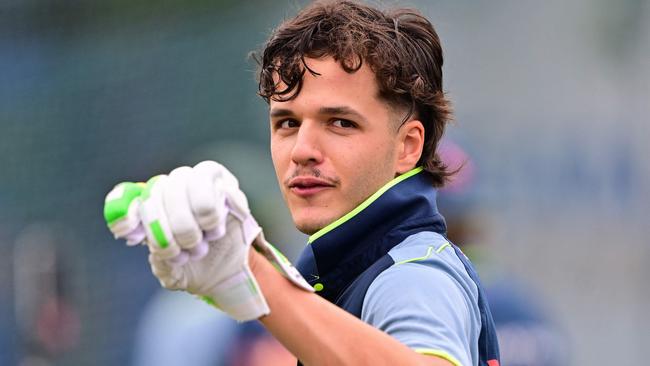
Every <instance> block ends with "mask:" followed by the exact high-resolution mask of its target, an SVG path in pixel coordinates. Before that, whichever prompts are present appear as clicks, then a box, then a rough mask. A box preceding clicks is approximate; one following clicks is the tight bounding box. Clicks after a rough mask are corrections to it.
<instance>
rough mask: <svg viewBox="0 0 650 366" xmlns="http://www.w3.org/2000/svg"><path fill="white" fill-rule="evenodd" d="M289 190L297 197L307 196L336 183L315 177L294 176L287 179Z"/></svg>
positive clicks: (331, 186)
mask: <svg viewBox="0 0 650 366" xmlns="http://www.w3.org/2000/svg"><path fill="white" fill-rule="evenodd" d="M288 186H289V190H291V192H293V193H295V194H296V195H297V196H299V197H303V198H307V197H310V196H313V195H315V194H317V193H320V192H322V191H324V190H326V189H329V188H333V187H335V186H336V185H335V184H333V183H332V182H330V181H327V180H324V179H320V178H316V177H311V176H309V177H307V176H303V177H295V178H291V180H289V184H288Z"/></svg>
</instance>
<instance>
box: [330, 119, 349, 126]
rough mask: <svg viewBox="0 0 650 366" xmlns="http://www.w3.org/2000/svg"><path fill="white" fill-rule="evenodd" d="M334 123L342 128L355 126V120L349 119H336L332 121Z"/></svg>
mask: <svg viewBox="0 0 650 366" xmlns="http://www.w3.org/2000/svg"><path fill="white" fill-rule="evenodd" d="M332 125H334V126H335V127H341V128H352V127H354V126H355V124H354V122H352V121H348V120H347V119H335V120H334V121H332Z"/></svg>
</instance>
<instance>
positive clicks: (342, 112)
mask: <svg viewBox="0 0 650 366" xmlns="http://www.w3.org/2000/svg"><path fill="white" fill-rule="evenodd" d="M318 114H321V115H339V116H353V117H356V118H357V119H361V120H365V118H364V117H363V116H362V115H361V113H359V112H357V111H355V110H354V109H352V108H350V107H346V106H332V107H320V108H318ZM269 115H270V116H271V117H273V118H278V117H293V116H295V113H294V112H293V111H292V110H291V109H286V108H273V109H271V111H270V112H269Z"/></svg>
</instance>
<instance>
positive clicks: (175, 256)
mask: <svg viewBox="0 0 650 366" xmlns="http://www.w3.org/2000/svg"><path fill="white" fill-rule="evenodd" d="M104 215H105V217H106V221H107V224H108V226H109V228H110V229H111V231H112V232H113V234H114V235H115V237H116V238H123V239H126V240H127V244H129V245H135V244H137V243H139V242H141V241H142V240H143V239H144V240H145V241H146V243H147V245H148V247H149V251H150V254H149V263H150V265H151V269H152V272H153V273H154V275H155V276H156V277H157V278H158V279H159V281H160V283H161V285H162V286H164V287H166V288H168V289H172V290H185V291H187V292H190V293H192V294H196V295H199V296H201V297H202V298H203V299H204V300H206V301H207V302H208V303H211V304H213V305H215V306H217V307H218V308H220V309H222V310H223V311H225V312H226V313H228V314H229V315H230V316H232V317H233V318H235V319H236V320H239V321H245V320H252V319H257V318H259V317H260V316H263V315H266V314H269V313H270V309H269V307H268V304H267V303H266V300H265V299H264V296H263V295H262V292H261V290H260V288H259V285H258V283H257V281H256V279H255V277H254V276H253V273H252V272H251V270H250V267H249V265H248V251H249V250H250V246H251V244H253V243H254V244H255V247H256V249H257V250H258V251H260V252H261V253H262V254H263V255H264V256H265V257H267V258H268V259H269V260H270V261H271V262H273V263H274V264H275V265H276V268H278V270H280V272H281V273H282V274H283V275H285V277H287V278H289V279H290V280H291V281H292V282H293V283H294V284H296V285H297V286H298V287H300V288H302V289H305V290H307V291H313V289H312V288H311V286H309V284H307V282H306V281H305V280H304V279H303V278H302V276H301V275H300V274H299V273H298V271H297V270H296V269H295V268H294V267H293V266H291V264H290V263H289V261H287V260H286V258H284V256H282V255H281V253H279V252H278V251H277V250H275V249H274V248H273V247H272V246H271V245H270V244H269V243H268V242H266V240H264V237H263V235H262V233H261V228H260V227H259V225H258V224H257V222H256V221H255V219H254V218H253V216H252V215H251V213H250V210H249V208H248V202H247V200H246V196H245V195H244V193H243V192H242V191H241V190H240V189H239V184H238V182H237V179H236V178H235V177H234V176H233V175H232V174H231V173H230V172H229V171H228V170H227V169H226V168H224V167H223V166H221V165H220V164H218V163H216V162H213V161H204V162H202V163H199V164H198V165H196V166H195V167H194V168H189V167H180V168H177V169H175V170H173V171H172V172H171V173H170V174H169V176H166V175H160V176H157V177H154V178H152V179H150V180H149V181H148V182H147V184H146V185H142V184H137V183H121V184H119V185H117V186H116V187H115V188H114V189H113V191H111V192H110V193H109V194H108V196H107V197H106V204H105V207H104Z"/></svg>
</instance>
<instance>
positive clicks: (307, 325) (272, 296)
mask: <svg viewBox="0 0 650 366" xmlns="http://www.w3.org/2000/svg"><path fill="white" fill-rule="evenodd" d="M250 263H251V269H252V270H253V273H254V274H255V277H256V279H257V281H258V283H259V284H260V287H261V288H262V292H263V293H264V297H265V298H266V300H267V302H268V304H269V307H270V308H271V314H269V315H267V316H264V317H262V318H260V321H261V322H262V324H263V325H264V326H265V327H266V328H267V329H268V330H269V332H271V333H272V334H273V336H275V337H276V338H277V339H278V340H279V341H280V342H281V343H282V344H283V345H284V346H285V347H287V349H289V351H290V352H291V353H293V354H294V355H295V356H296V357H298V359H300V360H301V361H302V362H303V363H304V364H305V365H361V364H370V365H397V364H402V365H440V366H443V365H444V366H448V365H451V364H450V363H449V362H447V361H445V360H443V359H439V358H434V357H427V356H422V355H420V354H417V353H415V352H414V351H412V350H411V349H409V348H408V347H406V346H405V345H403V344H402V343H400V342H398V341H397V340H395V339H394V338H392V337H390V336H388V335H387V334H385V333H383V332H381V331H379V330H377V329H375V328H373V327H371V326H370V325H368V324H366V323H364V322H362V321H361V320H359V319H357V318H356V317H354V316H353V315H351V314H349V313H347V312H346V311H344V310H342V309H340V308H338V307H336V306H335V305H334V304H331V303H330V302H328V301H326V300H324V299H323V298H321V297H319V296H318V295H315V294H313V293H308V292H305V291H302V290H300V289H298V288H297V287H295V286H293V285H292V284H291V283H290V282H289V281H287V280H286V279H285V278H284V277H282V275H281V274H279V273H278V272H277V271H276V270H275V269H274V268H273V267H272V265H271V264H270V263H269V262H268V261H266V259H264V258H263V257H262V256H261V255H259V254H257V253H256V252H255V251H251V255H250Z"/></svg>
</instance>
